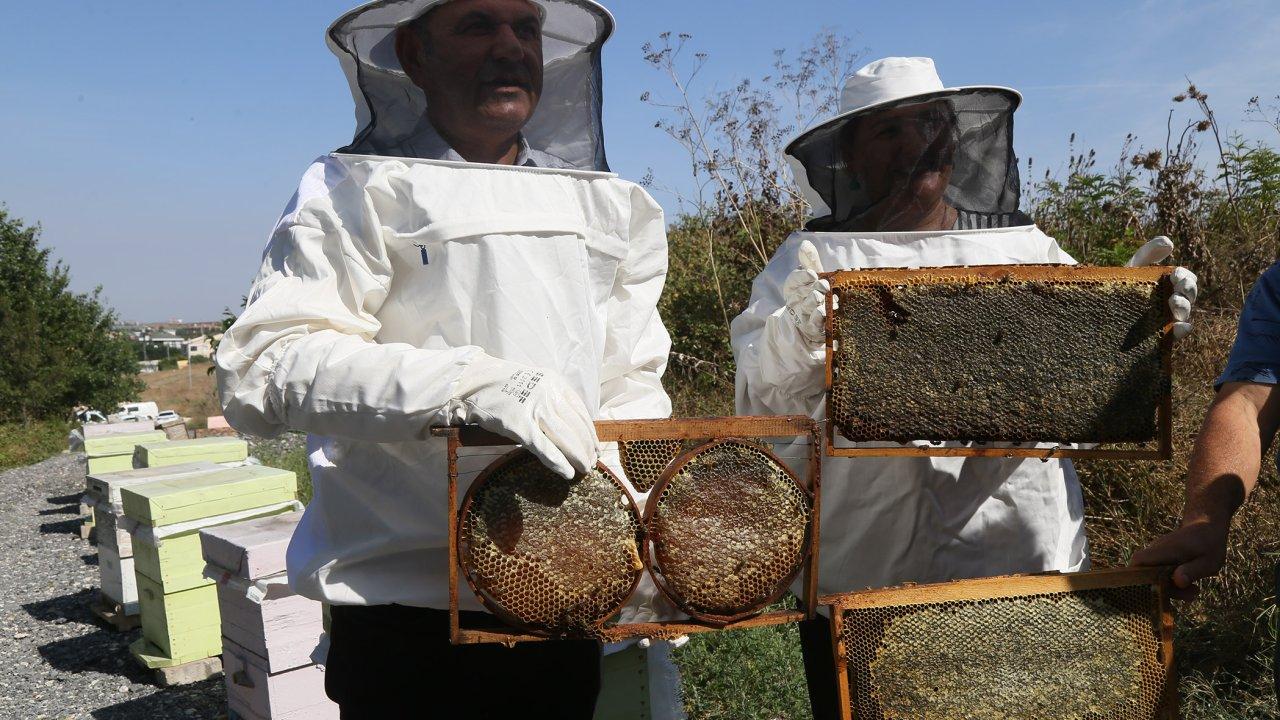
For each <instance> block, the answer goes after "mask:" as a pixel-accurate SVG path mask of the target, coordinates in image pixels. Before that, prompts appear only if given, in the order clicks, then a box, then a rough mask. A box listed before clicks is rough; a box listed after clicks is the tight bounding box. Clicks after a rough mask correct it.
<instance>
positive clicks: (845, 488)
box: [732, 58, 1195, 720]
mask: <svg viewBox="0 0 1280 720" xmlns="http://www.w3.org/2000/svg"><path fill="white" fill-rule="evenodd" d="M1020 101H1021V96H1020V95H1019V94H1018V93H1017V92H1015V91H1013V90H1010V89H1007V88H1001V87H961V88H948V87H945V86H944V85H943V84H942V81H941V80H940V79H939V77H938V74H937V71H936V70H935V68H934V64H933V61H932V60H930V59H928V58H886V59H884V60H879V61H876V62H873V63H871V64H870V65H868V66H866V67H865V68H863V69H861V70H859V71H858V72H857V73H856V74H855V75H853V76H851V77H850V78H849V79H848V80H847V81H846V84H845V87H844V91H843V96H842V98H841V103H840V105H841V108H840V113H839V114H838V115H837V116H836V117H835V118H833V119H830V120H827V121H824V122H822V123H820V124H819V125H817V126H816V127H814V128H812V129H810V130H808V131H806V132H804V133H803V134H801V135H800V136H799V137H798V138H796V139H795V140H794V141H793V142H792V143H791V144H790V145H789V146H788V148H787V153H788V155H789V156H790V158H791V159H792V161H793V167H794V168H795V169H796V176H797V178H796V179H797V182H798V183H799V184H800V186H801V187H802V188H803V189H804V190H805V191H806V192H807V193H808V199H809V201H810V204H811V205H812V206H813V207H814V209H815V216H816V217H815V219H813V220H812V221H811V222H810V223H809V224H808V226H807V227H806V229H805V230H803V231H800V232H796V233H794V234H793V235H792V236H791V237H789V238H788V239H787V240H786V241H785V242H784V243H783V244H782V245H781V246H780V247H779V248H778V250H777V252H776V253H775V254H774V256H773V258H772V260H771V261H770V262H769V264H768V266H767V267H766V268H765V270H764V272H762V273H761V274H760V275H759V276H758V277H757V278H756V280H755V282H754V284H753V286H752V295H751V302H750V304H749V306H748V307H747V309H746V311H745V312H743V313H742V314H741V315H740V316H739V317H738V318H736V319H735V320H734V322H733V325H732V332H733V349H734V354H735V357H736V359H737V363H738V374H737V410H738V412H739V413H740V414H744V415H758V414H805V415H809V416H812V417H814V418H817V419H819V420H822V419H824V417H825V407H824V405H825V401H824V395H823V393H824V381H825V373H824V369H825V357H826V355H825V347H824V342H825V336H824V321H825V305H824V302H825V293H826V292H827V291H828V290H829V287H828V286H827V283H826V281H825V280H821V279H819V277H818V274H819V273H820V272H822V271H823V270H824V269H825V270H838V269H860V268H876V267H929V266H954V265H1014V264H1023V263H1074V262H1075V261H1074V260H1073V259H1072V258H1071V257H1070V256H1069V255H1068V254H1067V253H1066V252H1064V251H1063V250H1062V248H1060V247H1059V246H1058V243H1057V242H1055V241H1054V240H1053V239H1052V238H1050V237H1048V236H1046V235H1045V234H1044V233H1042V232H1041V231H1040V230H1039V229H1038V228H1036V226H1035V225H1034V224H1033V223H1032V221H1031V219H1030V218H1028V217H1027V216H1026V215H1025V214H1023V213H1022V212H1021V211H1020V210H1019V209H1018V202H1019V181H1018V170H1017V159H1016V157H1015V156H1014V153H1013V138H1012V132H1013V113H1014V110H1015V109H1016V108H1017V106H1018V104H1019V103H1020ZM1172 249H1173V248H1172V244H1171V243H1169V241H1168V240H1167V239H1165V238H1157V239H1156V240H1153V241H1152V242H1150V243H1147V245H1145V246H1144V247H1143V248H1141V249H1140V250H1139V251H1138V253H1137V255H1135V257H1134V259H1133V261H1131V264H1147V263H1155V262H1160V261H1161V260H1164V259H1165V258H1167V257H1168V256H1169V254H1170V253H1171V252H1172ZM1176 273H1177V275H1176V278H1177V287H1178V292H1179V293H1180V294H1179V295H1178V296H1176V297H1175V298H1174V300H1173V302H1172V305H1173V306H1174V312H1175V314H1176V317H1177V319H1178V320H1179V321H1180V322H1179V324H1178V326H1177V327H1176V329H1175V333H1177V334H1185V333H1186V332H1187V331H1188V330H1189V329H1190V326H1189V325H1187V324H1186V322H1185V321H1186V320H1187V319H1188V317H1189V313H1190V301H1191V299H1193V298H1194V292H1195V278H1194V276H1193V275H1191V274H1190V273H1189V272H1187V271H1185V270H1178V271H1176ZM788 454H791V455H798V454H799V453H795V452H790V453H788ZM822 475H823V483H822V518H821V520H822V525H821V527H822V534H821V537H822V541H821V542H822V544H821V548H820V558H819V563H820V572H819V574H818V586H819V590H820V592H822V593H838V592H848V591H852V590H859V589H863V588H876V587H886V586H891V585H896V584H900V583H903V582H917V583H927V582H938V581H944V580H951V579H957V578H971V577H982V576H991V575H1001V574H1006V573H1024V572H1039V571H1044V570H1061V571H1074V570H1082V569H1086V568H1087V566H1088V562H1089V559H1088V550H1087V543H1086V540H1085V533H1084V510H1083V501H1082V498H1081V490H1080V483H1079V480H1078V479H1077V477H1076V473H1075V470H1074V468H1073V467H1072V465H1071V462H1070V461H1066V460H1057V459H1054V460H1048V461H1043V462H1042V461H1040V460H1018V459H988V458H944V457H905V458H860V459H849V458H828V459H827V460H826V461H825V462H824V465H823V469H822ZM801 639H802V644H803V649H804V656H805V668H806V674H807V675H808V680H809V691H810V699H811V701H812V703H813V709H814V716H815V717H816V718H818V719H819V720H824V719H825V718H835V717H839V714H838V712H837V704H836V703H837V700H836V695H835V693H836V679H835V676H834V671H833V669H832V668H833V667H834V663H833V660H832V656H831V652H832V645H831V638H830V631H829V628H828V626H827V623H826V622H825V621H824V620H816V621H813V622H808V623H803V624H802V626H801Z"/></svg>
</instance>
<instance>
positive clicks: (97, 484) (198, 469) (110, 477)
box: [85, 461, 223, 508]
mask: <svg viewBox="0 0 1280 720" xmlns="http://www.w3.org/2000/svg"><path fill="white" fill-rule="evenodd" d="M222 469H223V468H222V466H221V465H218V464H217V463H211V462H208V461H199V462H191V463H182V464H180V465H170V466H168V467H159V468H135V469H133V470H119V471H117V472H104V473H91V474H90V475H89V476H88V477H86V478H85V487H86V488H87V489H88V491H89V493H90V495H92V496H93V497H94V498H95V499H98V500H106V501H107V502H109V503H111V505H113V506H115V507H116V508H119V507H120V503H121V498H120V491H121V490H122V489H124V488H126V487H131V486H134V485H142V484H144V483H149V482H155V481H157V480H168V479H171V478H178V477H183V476H185V475H194V474H199V473H210V472H216V471H218V470H222Z"/></svg>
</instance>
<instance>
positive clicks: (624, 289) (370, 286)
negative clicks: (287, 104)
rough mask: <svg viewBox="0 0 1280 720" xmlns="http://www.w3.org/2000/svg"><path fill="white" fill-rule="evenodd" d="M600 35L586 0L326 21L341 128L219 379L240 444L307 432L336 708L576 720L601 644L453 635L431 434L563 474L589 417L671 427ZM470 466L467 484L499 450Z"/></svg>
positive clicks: (295, 563)
mask: <svg viewBox="0 0 1280 720" xmlns="http://www.w3.org/2000/svg"><path fill="white" fill-rule="evenodd" d="M612 29H613V19H612V17H611V16H610V15H609V13H608V12H607V11H606V10H605V9H604V8H602V7H601V6H600V5H598V4H596V3H595V2H593V1H592V0H452V1H445V0H399V1H393V0H378V1H377V2H372V3H369V4H366V5H363V6H361V7H360V8H358V9H356V10H353V11H351V12H349V13H347V14H346V15H344V16H343V17H341V18H340V19H339V20H338V21H337V22H336V23H334V25H333V26H332V27H331V28H330V29H329V34H328V37H329V43H330V46H331V47H332V49H333V50H334V52H335V53H336V54H337V56H338V57H339V58H340V60H341V61H342V65H343V67H344V69H345V70H346V73H347V75H348V78H349V80H350V83H351V87H352V90H353V95H354V97H355V101H356V105H357V119H358V130H357V133H356V136H355V139H354V141H353V142H352V143H351V145H349V146H347V147H345V148H343V149H342V150H341V151H339V152H335V153H333V154H330V155H327V156H324V157H322V158H320V159H319V160H317V161H316V162H315V163H314V164H313V165H312V166H311V167H310V168H309V169H308V170H307V171H306V174H305V175H304V176H303V178H302V182H301V184H300V186H299V188H298V191H297V194H296V195H295V197H294V199H293V200H292V202H290V204H289V206H288V208H287V210H286V212H285V214H284V216H283V217H282V218H281V219H280V221H279V224H278V225H277V226H276V229H275V231H274V233H273V234H272V236H271V239H270V243H269V245H268V247H267V250H266V253H265V255H264V258H263V263H262V267H261V270H260V271H259V273H258V276H257V279H256V281H255V282H254V284H253V288H252V290H251V291H250V295H249V301H248V304H247V306H246V308H245V311H244V313H243V315H241V316H240V318H239V320H238V321H237V322H236V323H235V325H233V326H232V327H231V329H230V330H229V331H228V332H227V333H226V336H225V338H224V339H223V341H222V344H221V346H220V347H219V349H218V354H217V364H218V384H219V392H220V393H221V399H222V404H223V406H224V408H225V411H226V415H227V417H228V419H229V420H230V422H231V424H232V425H233V426H234V427H236V428H237V429H238V430H240V431H242V432H245V433H249V434H253V435H261V436H274V435H278V434H280V433H281V432H284V431H286V430H297V431H305V432H307V433H308V451H309V464H310V467H311V473H312V479H313V483H314V498H313V499H312V501H311V504H310V505H309V506H308V507H307V510H306V514H305V516H304V517H303V519H302V522H301V524H300V525H299V527H298V530H297V533H296V534H295V536H294V538H293V541H292V543H291V545H290V547H289V554H288V566H289V579H290V582H291V584H292V585H293V586H294V587H295V588H296V589H297V590H298V591H299V592H301V593H302V594H303V595H305V596H307V597H311V598H314V599H316V600H323V601H326V602H328V603H331V604H332V605H333V610H332V620H333V622H332V631H331V634H330V648H329V655H328V661H327V670H326V690H327V693H328V694H329V696H330V697H331V698H333V699H334V700H335V701H336V702H337V703H338V704H339V705H340V706H341V711H342V717H343V718H393V717H394V718H409V717H475V718H481V717H485V718H487V717H503V718H505V717H557V718H590V717H591V716H592V712H593V707H594V704H595V698H596V694H597V690H598V687H599V683H600V662H601V649H600V646H599V644H598V643H596V642H592V641H565V642H546V643H528V644H522V645H517V646H515V647H514V648H507V647H503V646H499V645H484V646H474V645H473V646H457V647H455V646H452V645H451V644H450V642H449V639H448V621H447V620H448V615H447V611H446V610H445V609H446V608H447V607H448V602H449V597H448V585H447V583H448V568H449V562H450V561H451V559H450V558H449V557H448V556H447V546H448V538H447V537H446V533H447V521H448V514H449V513H450V512H451V511H452V509H451V508H449V507H448V506H447V496H446V458H445V445H444V441H443V440H442V439H439V438H434V437H432V436H431V435H430V432H429V429H430V428H431V427H432V426H435V425H447V424H460V423H476V424H479V425H480V426H482V427H484V428H487V429H489V430H491V431H494V432H497V433H499V434H502V435H505V436H507V437H509V438H511V439H513V440H515V441H517V442H518V443H520V444H522V445H523V446H524V447H525V448H527V449H528V450H529V451H531V452H533V453H534V454H535V455H536V456H537V457H539V458H540V459H541V460H542V461H543V462H544V463H545V464H546V465H547V466H548V467H550V468H552V469H553V470H555V471H556V472H558V473H560V474H562V475H564V476H566V477H572V476H573V475H574V474H575V473H577V472H582V471H584V470H585V469H587V468H589V467H592V466H593V465H594V464H595V463H596V461H597V458H598V456H599V454H600V452H601V450H600V449H599V448H598V447H597V438H596V435H595V430H594V426H593V424H592V421H593V419H632V418H656V417H666V416H667V415H669V414H670V409H671V408H670V401H669V400H668V398H667V396H666V394H665V393H664V392H663V389H662V385H661V376H662V373H663V371H664V369H665V366H666V359H667V354H668V350H669V347H670V340H669V338H668V336H667V332H666V330H665V329H664V328H663V325H662V322H661V320H660V319H659V317H658V313H657V309H656V307H657V301H658V296H659V295H660V293H661V291H662V286H663V282H664V279H665V276H666V271H667V249H666V235H665V226H664V223H663V216H662V211H661V209H660V208H659V206H658V205H657V204H656V203H655V202H654V201H653V200H652V199H651V198H650V197H649V196H648V195H647V194H646V193H645V192H644V190H642V189H641V188H639V187H638V186H636V185H634V184H632V183H628V182H624V181H622V180H619V179H617V178H616V177H615V176H613V175H612V174H609V173H608V172H607V169H608V168H607V165H606V163H605V155H604V147H603V140H602V131H601V115H600V113H601V94H600V89H601V87H600V85H601V70H600V51H601V46H602V45H603V43H604V41H605V40H606V39H607V38H608V36H609V35H610V33H611V32H612ZM607 451H608V448H605V452H606V456H605V457H604V460H605V461H606V462H609V463H611V464H614V463H616V458H614V459H611V458H610V457H609V456H608V452H607ZM473 452H474V453H476V454H475V455H473V456H471V457H463V458H462V459H461V461H460V462H461V465H462V472H463V477H462V481H463V482H462V483H461V485H462V486H461V487H460V492H462V493H465V492H466V489H467V487H468V484H469V481H470V480H471V479H472V478H474V477H475V475H476V473H477V471H478V470H479V469H480V468H481V467H483V466H484V465H485V464H487V463H488V462H489V461H491V460H493V459H494V458H495V457H496V455H500V454H501V453H502V452H505V450H503V449H497V450H493V449H488V454H484V453H482V452H480V450H475V451H473ZM615 454H616V453H615ZM468 461H471V463H470V465H468ZM615 467H616V464H615ZM460 594H461V596H462V597H461V598H460V602H461V604H462V606H463V608H464V610H467V611H468V613H467V614H464V618H463V622H464V624H471V625H474V624H476V623H477V622H478V621H479V620H482V619H483V618H482V617H481V616H479V615H477V614H474V613H475V611H480V610H482V607H481V605H480V604H479V602H478V601H477V600H476V598H475V597H474V595H472V594H471V592H470V591H469V590H467V589H466V587H465V586H464V587H463V588H462V589H461V591H460Z"/></svg>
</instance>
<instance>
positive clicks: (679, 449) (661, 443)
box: [618, 440, 685, 493]
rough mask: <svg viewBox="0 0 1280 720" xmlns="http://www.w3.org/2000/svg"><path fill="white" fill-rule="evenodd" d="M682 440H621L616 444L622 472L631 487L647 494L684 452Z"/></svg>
mask: <svg viewBox="0 0 1280 720" xmlns="http://www.w3.org/2000/svg"><path fill="white" fill-rule="evenodd" d="M684 445H685V443H684V441H682V440H623V441H621V442H619V443H618V454H619V455H620V456H621V460H622V471H623V472H624V473H626V474H627V480H629V481H630V482H631V485H632V487H634V488H635V489H636V490H639V491H640V492H642V493H643V492H649V491H650V490H652V489H653V486H654V483H656V482H658V478H659V477H661V476H662V473H663V471H665V470H666V469H667V467H668V466H669V465H671V463H672V462H673V461H674V460H675V459H676V458H677V457H679V456H680V454H681V453H683V452H684Z"/></svg>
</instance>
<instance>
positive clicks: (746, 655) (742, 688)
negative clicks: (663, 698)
mask: <svg viewBox="0 0 1280 720" xmlns="http://www.w3.org/2000/svg"><path fill="white" fill-rule="evenodd" d="M787 606H788V607H792V608H794V606H795V600H794V598H792V599H789V600H788V601H787ZM672 658H673V659H674V660H675V663H676V665H677V666H678V667H679V668H680V676H681V681H682V690H683V692H684V707H685V712H686V713H687V714H688V716H689V719H690V720H721V719H723V720H783V719H786V720H790V719H791V718H808V717H810V713H809V692H808V690H807V689H806V687H805V679H804V662H803V660H802V659H801V655H800V633H799V631H798V630H797V629H796V626H794V625H778V626H774V627H765V628H755V629H752V630H734V631H731V632H722V633H705V634H701V635H692V636H690V638H689V642H688V643H687V644H686V645H685V646H684V647H682V648H680V649H679V650H676V651H675V652H673V653H672Z"/></svg>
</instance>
